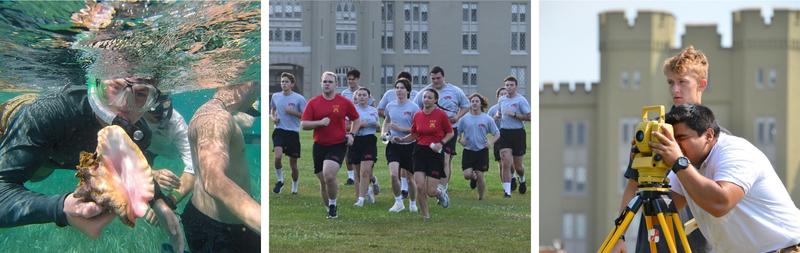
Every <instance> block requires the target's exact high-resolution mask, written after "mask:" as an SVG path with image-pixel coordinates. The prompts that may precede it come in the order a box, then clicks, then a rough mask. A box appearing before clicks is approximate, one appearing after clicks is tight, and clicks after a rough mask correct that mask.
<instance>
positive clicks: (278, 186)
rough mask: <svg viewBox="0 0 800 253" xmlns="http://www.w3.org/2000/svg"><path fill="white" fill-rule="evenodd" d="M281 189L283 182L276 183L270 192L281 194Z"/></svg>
mask: <svg viewBox="0 0 800 253" xmlns="http://www.w3.org/2000/svg"><path fill="white" fill-rule="evenodd" d="M282 188H283V182H282V181H278V182H277V183H275V188H272V192H274V193H281V189H282Z"/></svg>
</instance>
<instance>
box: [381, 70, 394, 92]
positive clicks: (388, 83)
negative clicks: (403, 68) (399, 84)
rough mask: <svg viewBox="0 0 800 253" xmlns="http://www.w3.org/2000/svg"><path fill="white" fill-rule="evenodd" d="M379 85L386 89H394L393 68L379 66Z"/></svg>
mask: <svg viewBox="0 0 800 253" xmlns="http://www.w3.org/2000/svg"><path fill="white" fill-rule="evenodd" d="M381 84H383V86H384V87H386V89H394V66H392V65H383V66H381Z"/></svg>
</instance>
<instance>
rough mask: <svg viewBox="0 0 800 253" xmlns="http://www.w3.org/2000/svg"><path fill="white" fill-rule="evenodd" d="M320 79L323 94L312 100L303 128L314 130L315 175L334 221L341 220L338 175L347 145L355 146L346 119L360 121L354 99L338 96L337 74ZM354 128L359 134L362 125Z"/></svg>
mask: <svg viewBox="0 0 800 253" xmlns="http://www.w3.org/2000/svg"><path fill="white" fill-rule="evenodd" d="M320 79H321V80H320V86H321V87H322V94H321V95H319V96H316V97H314V98H312V99H311V100H309V102H308V105H307V106H306V109H305V110H304V111H303V117H301V119H300V126H302V127H303V129H305V130H311V129H313V130H314V147H313V149H312V153H313V156H314V174H316V175H317V178H318V179H319V185H320V187H319V188H320V194H321V196H322V202H323V203H324V204H325V206H326V207H328V219H333V218H336V217H338V214H337V207H336V194H337V191H338V190H339V189H338V186H337V185H336V173H338V172H339V167H340V166H341V165H342V162H343V160H344V152H345V150H346V148H347V146H348V145H352V144H353V134H352V133H347V132H346V130H345V129H346V128H345V117H347V118H349V119H350V120H352V121H356V120H358V112H356V108H355V106H354V105H353V103H351V102H350V100H347V98H345V97H342V96H341V95H338V94H336V90H335V87H336V73H333V72H330V71H326V72H324V73H322V76H321V77H320ZM351 124H352V122H351ZM351 129H353V130H355V131H357V130H358V126H355V127H353V128H351Z"/></svg>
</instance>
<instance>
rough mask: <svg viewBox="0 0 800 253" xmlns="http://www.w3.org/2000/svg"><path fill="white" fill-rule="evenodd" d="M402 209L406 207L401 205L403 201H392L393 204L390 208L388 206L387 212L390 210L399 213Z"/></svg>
mask: <svg viewBox="0 0 800 253" xmlns="http://www.w3.org/2000/svg"><path fill="white" fill-rule="evenodd" d="M404 209H406V207H405V206H404V205H403V203H400V202H394V205H393V206H392V208H389V212H391V213H399V212H400V211H403V210H404Z"/></svg>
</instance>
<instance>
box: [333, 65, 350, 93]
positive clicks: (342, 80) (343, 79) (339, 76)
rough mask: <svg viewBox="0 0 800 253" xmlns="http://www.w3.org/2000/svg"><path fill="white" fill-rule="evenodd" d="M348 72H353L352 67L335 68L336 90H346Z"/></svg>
mask: <svg viewBox="0 0 800 253" xmlns="http://www.w3.org/2000/svg"><path fill="white" fill-rule="evenodd" d="M350 70H353V67H338V68H336V88H347V72H349V71H350Z"/></svg>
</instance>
